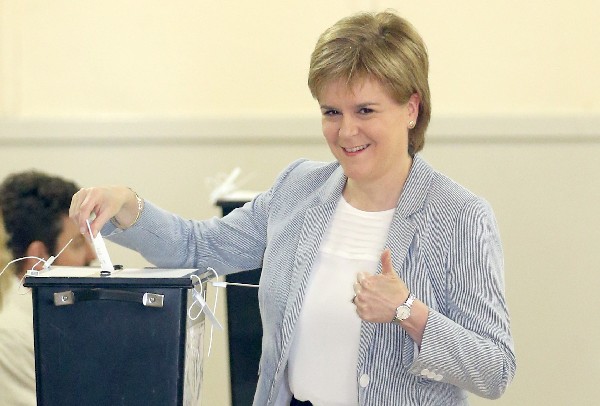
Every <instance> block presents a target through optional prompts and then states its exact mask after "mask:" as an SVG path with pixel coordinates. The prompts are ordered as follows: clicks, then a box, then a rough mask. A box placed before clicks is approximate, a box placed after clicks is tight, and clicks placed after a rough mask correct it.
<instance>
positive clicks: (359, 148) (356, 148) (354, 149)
mask: <svg viewBox="0 0 600 406" xmlns="http://www.w3.org/2000/svg"><path fill="white" fill-rule="evenodd" d="M368 146H369V144H366V145H359V146H358V147H352V148H344V147H342V148H343V149H344V151H346V152H358V151H362V150H363V149H366V148H367V147H368Z"/></svg>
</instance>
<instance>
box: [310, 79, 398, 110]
mask: <svg viewBox="0 0 600 406" xmlns="http://www.w3.org/2000/svg"><path fill="white" fill-rule="evenodd" d="M382 97H383V98H388V97H389V94H388V92H387V91H386V88H385V86H384V85H383V84H382V83H381V82H380V81H378V80H377V79H374V78H370V77H364V78H357V79H354V80H353V81H352V82H348V81H347V80H345V79H336V80H332V81H330V82H328V83H326V84H325V86H323V89H322V90H321V92H320V94H319V98H318V100H319V102H320V103H322V104H323V103H325V104H327V103H328V102H331V101H333V100H340V99H344V100H348V99H351V100H354V99H362V98H369V99H372V98H382Z"/></svg>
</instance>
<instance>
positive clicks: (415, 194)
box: [357, 155, 433, 371]
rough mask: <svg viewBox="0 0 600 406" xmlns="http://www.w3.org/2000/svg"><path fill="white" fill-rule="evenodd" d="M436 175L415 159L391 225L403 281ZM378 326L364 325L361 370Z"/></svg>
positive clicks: (393, 249) (395, 261)
mask: <svg viewBox="0 0 600 406" xmlns="http://www.w3.org/2000/svg"><path fill="white" fill-rule="evenodd" d="M432 176H433V169H432V168H431V167H430V166H429V165H428V164H427V163H426V162H425V161H423V160H422V159H421V158H420V157H419V156H418V155H417V156H415V157H414V160H413V164H412V166H411V170H410V173H409V175H408V178H407V180H406V183H405V185H404V189H403V191H402V195H401V196H400V200H399V201H398V205H397V207H396V212H395V214H394V218H393V220H392V224H391V225H390V230H389V232H388V237H387V242H386V247H387V248H390V250H391V252H392V264H393V266H394V270H395V271H396V272H397V273H399V274H400V277H401V278H402V279H405V275H403V272H404V263H405V261H406V257H407V255H408V251H409V248H410V245H411V244H412V241H413V239H414V235H415V231H416V221H415V219H414V214H415V213H417V212H419V211H420V210H421V209H422V208H423V206H424V205H425V199H426V197H427V193H428V192H429V185H430V184H431V179H432ZM377 273H381V263H379V265H378V266H377ZM377 326H378V324H377V323H369V322H363V323H362V326H361V335H360V347H359V354H358V364H357V368H358V369H357V370H358V371H360V370H362V369H363V366H364V365H365V363H368V360H367V356H368V353H369V351H368V350H369V348H370V346H371V343H372V342H373V336H374V334H375V330H376V328H377Z"/></svg>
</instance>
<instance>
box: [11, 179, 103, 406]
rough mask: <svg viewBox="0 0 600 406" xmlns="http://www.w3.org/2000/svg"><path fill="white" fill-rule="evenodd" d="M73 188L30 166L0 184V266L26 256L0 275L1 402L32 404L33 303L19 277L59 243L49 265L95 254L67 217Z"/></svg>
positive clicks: (84, 261) (80, 261)
mask: <svg viewBox="0 0 600 406" xmlns="http://www.w3.org/2000/svg"><path fill="white" fill-rule="evenodd" d="M78 189H79V188H78V186H77V185H76V184H75V183H73V182H71V181H68V180H65V179H62V178H60V177H57V176H51V175H48V174H45V173H42V172H39V171H33V170H32V171H26V172H20V173H14V174H11V175H10V176H8V177H7V178H6V179H5V180H4V181H3V182H2V184H0V219H2V221H3V226H4V227H3V228H4V230H2V231H4V233H5V235H4V239H5V240H6V241H5V242H4V243H5V246H4V247H2V249H3V250H4V255H5V256H6V257H7V258H5V260H6V261H7V262H6V263H4V262H3V263H1V264H0V265H2V267H1V268H0V269H4V267H5V266H6V264H7V263H8V262H10V261H11V260H13V259H18V258H23V257H31V258H26V259H23V260H21V261H17V262H14V263H13V264H12V265H11V267H9V268H8V269H7V270H6V271H5V274H3V275H2V276H1V277H2V280H3V285H8V286H5V287H4V289H3V291H2V293H1V296H0V301H1V307H0V404H1V405H11V406H13V405H24V406H25V405H35V404H36V393H35V357H34V344H33V320H32V317H33V309H32V302H31V295H30V294H23V292H22V291H19V285H20V283H21V279H22V278H23V277H24V276H25V273H26V272H27V270H29V269H37V270H39V269H41V268H42V266H43V262H42V261H40V260H39V259H43V260H47V259H48V258H49V257H50V256H51V255H56V254H57V253H58V252H59V251H60V250H61V249H63V248H64V247H65V246H66V248H65V249H64V251H63V252H62V253H61V254H60V256H58V257H57V258H56V260H55V261H54V265H71V266H86V265H89V264H90V263H91V261H93V260H94V259H95V257H96V255H95V253H94V250H93V248H92V247H91V245H90V244H89V243H88V241H87V240H86V239H85V237H84V236H83V235H82V234H81V233H80V232H79V229H78V227H77V226H76V225H75V224H73V222H72V221H70V220H69V217H68V213H69V205H70V204H71V197H72V196H73V194H74V193H76V192H77V190H78ZM71 240H72V241H71ZM69 241H71V242H70V243H69ZM67 244H68V245H67ZM8 253H9V254H10V255H8ZM8 258H11V259H8ZM38 258H39V259H38ZM21 289H23V290H24V288H21Z"/></svg>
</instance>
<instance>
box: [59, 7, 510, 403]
mask: <svg viewBox="0 0 600 406" xmlns="http://www.w3.org/2000/svg"><path fill="white" fill-rule="evenodd" d="M428 64H429V62H428V56H427V50H426V48H425V44H424V43H423V41H422V39H421V37H420V36H419V34H418V33H417V32H416V31H415V29H414V28H413V27H412V25H411V24H410V23H409V22H408V21H406V20H405V19H403V18H401V17H399V16H397V15H396V14H395V13H393V12H382V13H361V14H357V15H353V16H350V17H347V18H344V19H342V20H340V21H338V22H337V23H335V24H334V25H333V26H332V27H330V28H329V29H327V30H326V31H325V32H324V33H323V34H322V35H321V36H320V38H319V40H318V41H317V44H316V47H315V49H314V51H313V53H312V57H311V61H310V69H309V75H308V86H309V88H310V91H311V93H312V95H313V96H314V98H315V99H316V100H317V101H318V103H319V106H320V111H321V116H322V130H323V135H324V137H325V141H326V142H327V144H328V146H329V148H330V150H331V152H332V154H333V156H334V157H335V161H334V162H330V163H326V162H314V161H309V160H305V159H300V160H297V161H296V162H294V163H292V164H291V165H290V166H289V167H288V168H286V169H285V170H284V171H283V172H282V173H281V174H280V176H279V177H278V178H277V179H276V181H275V183H274V184H273V186H272V187H271V188H270V189H269V190H267V191H266V192H264V193H261V194H259V195H258V196H257V197H255V198H254V199H253V200H252V201H251V202H249V203H247V204H245V205H244V206H243V207H242V208H238V209H236V210H234V211H232V212H231V213H230V214H228V215H227V216H225V217H223V218H213V219H210V220H206V221H193V220H186V219H183V218H181V217H178V216H176V215H174V214H170V213H167V212H165V211H163V210H161V209H160V208H158V207H157V206H156V205H154V204H153V203H151V202H149V201H147V200H142V199H141V198H140V197H139V196H138V195H137V194H135V193H134V192H133V191H132V190H130V189H128V188H126V187H124V186H123V187H95V188H86V189H82V190H80V191H79V192H78V193H77V194H75V196H74V197H73V202H72V205H71V209H70V215H71V217H72V218H73V220H74V221H75V222H76V223H77V224H78V226H79V227H80V230H81V232H82V233H86V226H85V224H86V223H85V222H86V220H87V219H89V218H90V216H91V215H92V213H94V214H95V215H96V217H95V220H94V221H93V222H92V226H91V232H92V233H94V234H95V233H97V232H98V231H99V230H100V229H102V233H103V234H104V235H105V236H107V237H108V238H109V239H111V240H112V241H115V242H117V243H119V244H122V245H124V246H126V247H129V248H132V249H135V250H137V251H139V252H141V253H142V254H143V255H144V256H145V257H146V258H147V259H148V260H149V261H150V262H152V263H154V264H156V265H157V266H162V267H183V268H196V269H204V268H206V267H213V268H214V269H216V270H217V271H218V273H219V274H220V275H226V274H229V273H233V272H240V271H244V270H251V269H255V268H261V269H262V271H261V272H262V273H261V278H260V288H259V303H260V312H261V318H262V324H263V343H262V354H261V361H260V375H259V380H258V386H257V389H256V394H255V397H254V405H255V406H265V405H269V406H271V405H275V406H284V405H292V406H293V405H317V406H342V405H343V406H354V405H362V406H367V405H368V406H382V405H405V406H408V405H445V406H448V405H466V404H468V400H467V391H468V392H472V393H474V394H476V395H478V396H482V397H486V398H492V399H493V398H498V397H500V396H501V395H502V394H503V393H504V391H505V390H506V387H507V386H508V384H509V383H510V382H511V380H512V378H513V376H514V373H515V370H516V361H515V354H514V344H513V339H512V336H511V332H510V318H509V314H508V307H507V304H506V300H505V294H504V264H503V253H502V247H501V243H500V236H499V231H498V226H497V224H496V220H495V217H494V214H493V211H492V209H491V207H490V205H489V204H488V203H487V202H486V201H485V200H484V199H482V198H481V197H479V196H476V195H475V194H473V193H472V192H470V191H468V190H467V189H465V188H464V187H462V186H460V185H459V184H458V183H456V182H454V181H452V180H450V179H449V178H448V177H446V176H444V175H443V174H441V173H439V172H437V171H435V170H434V169H433V168H432V167H431V166H430V165H429V164H428V163H426V162H425V160H424V159H423V158H422V157H421V156H420V155H419V154H418V153H419V151H421V150H422V148H423V146H424V140H425V131H426V129H427V126H428V123H429V118H430V114H431V100H430V93H429V84H428ZM111 220H112V221H111Z"/></svg>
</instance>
